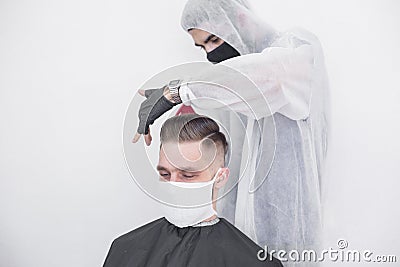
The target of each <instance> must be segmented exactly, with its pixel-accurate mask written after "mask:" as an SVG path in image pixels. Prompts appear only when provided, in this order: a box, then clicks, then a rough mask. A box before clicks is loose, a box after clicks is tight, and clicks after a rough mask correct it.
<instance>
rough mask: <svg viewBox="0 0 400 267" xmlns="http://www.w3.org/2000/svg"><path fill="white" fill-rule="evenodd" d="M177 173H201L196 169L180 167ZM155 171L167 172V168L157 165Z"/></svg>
mask: <svg viewBox="0 0 400 267" xmlns="http://www.w3.org/2000/svg"><path fill="white" fill-rule="evenodd" d="M178 170H179V171H183V172H201V170H199V169H197V168H193V167H190V166H188V167H182V168H179V169H178ZM157 171H168V170H167V168H165V167H164V166H161V165H157Z"/></svg>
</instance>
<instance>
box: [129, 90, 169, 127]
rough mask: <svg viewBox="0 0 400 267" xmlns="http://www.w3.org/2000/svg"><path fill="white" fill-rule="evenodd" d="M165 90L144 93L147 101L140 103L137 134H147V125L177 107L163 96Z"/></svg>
mask: <svg viewBox="0 0 400 267" xmlns="http://www.w3.org/2000/svg"><path fill="white" fill-rule="evenodd" d="M165 88H166V87H163V88H159V89H149V90H146V91H145V93H144V95H145V97H146V98H147V99H146V100H145V101H143V102H142V104H141V105H140V109H139V126H138V129H137V132H138V133H139V134H148V133H149V125H152V124H153V123H154V121H155V120H156V119H158V118H159V117H160V116H161V115H163V114H164V113H165V112H167V111H168V110H170V109H171V108H172V107H173V106H175V105H177V103H173V102H171V101H169V100H168V99H167V98H166V97H165V96H164V90H165Z"/></svg>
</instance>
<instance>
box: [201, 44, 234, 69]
mask: <svg viewBox="0 0 400 267" xmlns="http://www.w3.org/2000/svg"><path fill="white" fill-rule="evenodd" d="M237 56H240V54H239V52H238V51H237V50H236V49H235V48H233V47H232V46H230V45H229V44H228V43H227V42H223V43H222V44H221V45H220V46H218V47H217V48H215V49H214V50H212V51H211V52H208V53H207V59H208V61H210V62H212V63H214V64H215V63H220V62H221V61H224V60H226V59H229V58H233V57H237Z"/></svg>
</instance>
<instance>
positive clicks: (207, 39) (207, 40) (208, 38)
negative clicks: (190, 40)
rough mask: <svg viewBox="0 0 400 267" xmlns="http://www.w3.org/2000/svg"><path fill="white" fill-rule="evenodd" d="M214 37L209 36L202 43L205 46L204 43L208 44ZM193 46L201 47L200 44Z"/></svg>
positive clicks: (212, 35)
mask: <svg viewBox="0 0 400 267" xmlns="http://www.w3.org/2000/svg"><path fill="white" fill-rule="evenodd" d="M214 37H215V34H210V35H209V36H208V37H207V38H206V39H205V40H204V43H205V44H206V43H208V42H209V41H210V40H211V39H212V38H214ZM194 45H195V46H202V45H200V44H196V43H194Z"/></svg>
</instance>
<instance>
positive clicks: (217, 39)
mask: <svg viewBox="0 0 400 267" xmlns="http://www.w3.org/2000/svg"><path fill="white" fill-rule="evenodd" d="M219 40H220V39H219V38H218V37H215V38H214V39H212V40H211V42H213V43H214V44H215V43H218V42H219Z"/></svg>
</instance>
